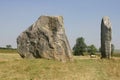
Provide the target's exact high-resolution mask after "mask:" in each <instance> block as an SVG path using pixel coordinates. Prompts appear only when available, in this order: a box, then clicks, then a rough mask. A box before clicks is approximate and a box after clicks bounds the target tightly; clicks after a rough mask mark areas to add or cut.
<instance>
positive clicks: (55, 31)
mask: <svg viewBox="0 0 120 80" xmlns="http://www.w3.org/2000/svg"><path fill="white" fill-rule="evenodd" d="M17 49H18V53H19V54H20V56H21V57H22V58H46V59H55V60H59V61H67V60H72V52H71V49H70V46H69V43H68V40H67V37H66V34H65V30H64V23H63V17H62V16H41V17H40V18H39V19H38V20H37V21H36V22H35V23H34V24H33V25H31V26H30V27H29V28H28V29H27V30H25V31H24V32H23V33H21V34H20V36H19V37H18V38H17Z"/></svg>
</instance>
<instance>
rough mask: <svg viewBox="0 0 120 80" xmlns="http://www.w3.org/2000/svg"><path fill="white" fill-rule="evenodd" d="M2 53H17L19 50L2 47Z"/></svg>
mask: <svg viewBox="0 0 120 80" xmlns="http://www.w3.org/2000/svg"><path fill="white" fill-rule="evenodd" d="M0 53H17V49H13V48H11V49H8V48H3V47H0Z"/></svg>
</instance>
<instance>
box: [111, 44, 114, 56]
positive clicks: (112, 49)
mask: <svg viewBox="0 0 120 80" xmlns="http://www.w3.org/2000/svg"><path fill="white" fill-rule="evenodd" d="M114 50H115V46H114V44H111V56H113V53H114Z"/></svg>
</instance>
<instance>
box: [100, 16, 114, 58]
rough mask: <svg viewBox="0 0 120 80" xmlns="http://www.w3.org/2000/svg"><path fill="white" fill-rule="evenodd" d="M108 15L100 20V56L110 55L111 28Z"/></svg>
mask: <svg viewBox="0 0 120 80" xmlns="http://www.w3.org/2000/svg"><path fill="white" fill-rule="evenodd" d="M111 28H112V27H111V22H110V20H109V17H107V16H105V17H103V18H102V22H101V58H110V57H111V39H112V29H111Z"/></svg>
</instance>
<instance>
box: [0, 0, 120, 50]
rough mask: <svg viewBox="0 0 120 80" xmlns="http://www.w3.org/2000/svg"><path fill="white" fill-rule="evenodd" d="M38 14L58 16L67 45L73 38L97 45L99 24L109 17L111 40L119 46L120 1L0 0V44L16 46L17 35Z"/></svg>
mask: <svg viewBox="0 0 120 80" xmlns="http://www.w3.org/2000/svg"><path fill="white" fill-rule="evenodd" d="M41 15H50V16H54V15H55V16H56V15H62V16H63V17H64V27H65V31H66V35H67V37H68V40H69V43H70V45H71V47H73V46H74V44H75V42H76V38H78V37H84V38H85V42H86V43H87V44H88V45H90V44H94V45H95V46H96V47H97V48H98V47H100V24H101V19H102V17H103V16H109V17H110V20H111V23H112V29H113V33H112V35H113V40H112V43H113V44H114V45H115V47H116V48H117V49H120V37H119V35H120V0H0V46H2V47H4V46H6V45H7V44H10V45H12V46H13V47H16V45H17V44H16V38H17V36H18V35H19V34H20V33H21V32H23V31H24V30H25V29H27V28H28V27H29V26H30V25H31V24H33V23H34V22H35V21H36V20H37V19H38V17H39V16H41Z"/></svg>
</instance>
